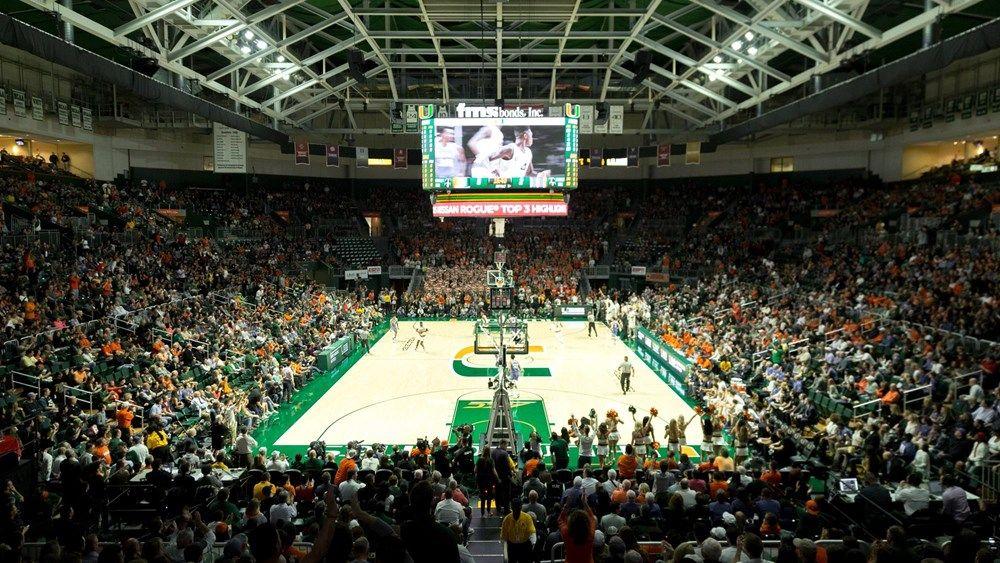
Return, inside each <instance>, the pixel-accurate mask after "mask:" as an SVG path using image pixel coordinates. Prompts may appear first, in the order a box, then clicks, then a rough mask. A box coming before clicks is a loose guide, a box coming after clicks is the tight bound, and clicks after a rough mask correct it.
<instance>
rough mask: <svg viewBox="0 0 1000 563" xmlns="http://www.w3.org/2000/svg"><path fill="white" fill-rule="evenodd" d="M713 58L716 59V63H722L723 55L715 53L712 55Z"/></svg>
mask: <svg viewBox="0 0 1000 563" xmlns="http://www.w3.org/2000/svg"><path fill="white" fill-rule="evenodd" d="M712 60H713V61H715V62H716V63H721V62H722V57H720V56H719V55H715V56H714V57H712Z"/></svg>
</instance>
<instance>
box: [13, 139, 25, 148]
mask: <svg viewBox="0 0 1000 563" xmlns="http://www.w3.org/2000/svg"><path fill="white" fill-rule="evenodd" d="M14 144H15V145H17V146H19V147H23V146H24V139H21V138H20V137H19V138H17V139H14Z"/></svg>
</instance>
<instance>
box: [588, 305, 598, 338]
mask: <svg viewBox="0 0 1000 563" xmlns="http://www.w3.org/2000/svg"><path fill="white" fill-rule="evenodd" d="M591 334H593V335H594V336H597V325H596V324H594V311H593V310H591V311H589V312H588V313H587V336H591Z"/></svg>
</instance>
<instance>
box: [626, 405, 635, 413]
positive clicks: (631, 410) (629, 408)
mask: <svg viewBox="0 0 1000 563" xmlns="http://www.w3.org/2000/svg"><path fill="white" fill-rule="evenodd" d="M628 412H629V413H631V414H635V412H636V409H635V407H634V406H632V405H629V407H628Z"/></svg>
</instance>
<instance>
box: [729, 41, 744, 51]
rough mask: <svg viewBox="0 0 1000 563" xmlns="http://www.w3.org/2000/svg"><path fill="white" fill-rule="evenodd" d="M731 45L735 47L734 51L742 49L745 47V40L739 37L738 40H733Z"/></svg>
mask: <svg viewBox="0 0 1000 563" xmlns="http://www.w3.org/2000/svg"><path fill="white" fill-rule="evenodd" d="M731 47H732V48H733V50H734V51H739V50H740V49H742V48H743V42H742V41H740V40H739V39H737V40H736V41H733V44H732V45H731Z"/></svg>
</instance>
